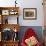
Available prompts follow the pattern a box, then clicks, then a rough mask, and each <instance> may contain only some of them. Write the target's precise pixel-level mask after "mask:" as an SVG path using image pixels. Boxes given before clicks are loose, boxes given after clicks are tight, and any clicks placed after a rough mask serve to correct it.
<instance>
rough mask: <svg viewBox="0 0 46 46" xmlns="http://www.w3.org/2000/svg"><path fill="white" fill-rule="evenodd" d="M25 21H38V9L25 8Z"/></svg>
mask: <svg viewBox="0 0 46 46" xmlns="http://www.w3.org/2000/svg"><path fill="white" fill-rule="evenodd" d="M23 19H25V20H36V19H37V9H36V8H24V9H23Z"/></svg>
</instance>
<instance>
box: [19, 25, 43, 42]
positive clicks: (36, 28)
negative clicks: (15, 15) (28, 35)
mask: <svg viewBox="0 0 46 46" xmlns="http://www.w3.org/2000/svg"><path fill="white" fill-rule="evenodd" d="M28 28H32V29H33V30H34V32H35V33H36V34H37V37H38V39H39V41H40V42H41V43H43V36H42V35H43V33H42V32H43V30H42V27H41V26H21V27H20V31H19V39H20V42H21V40H22V38H23V36H24V33H25V32H26V30H27V29H28Z"/></svg>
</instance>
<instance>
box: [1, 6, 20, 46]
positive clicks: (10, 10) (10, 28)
mask: <svg viewBox="0 0 46 46" xmlns="http://www.w3.org/2000/svg"><path fill="white" fill-rule="evenodd" d="M18 10H19V7H0V32H1V34H0V35H1V38H0V39H1V41H0V46H18V41H19V39H17V40H16V37H17V38H18V36H17V35H18V31H19V27H20V26H19V24H18V15H19V14H18V13H19V12H18ZM9 17H12V18H9ZM14 17H15V18H14ZM9 19H10V21H9ZM12 19H13V20H12ZM11 21H12V22H11ZM9 22H10V23H9ZM13 22H14V23H13ZM5 32H6V34H5V35H7V37H8V38H6V36H5V35H4V33H5ZM9 32H10V33H11V32H12V34H10V33H9ZM2 35H4V36H5V38H6V40H5V38H4V36H3V37H2ZM9 36H10V37H11V39H9V38H10V37H9ZM7 39H8V41H7Z"/></svg>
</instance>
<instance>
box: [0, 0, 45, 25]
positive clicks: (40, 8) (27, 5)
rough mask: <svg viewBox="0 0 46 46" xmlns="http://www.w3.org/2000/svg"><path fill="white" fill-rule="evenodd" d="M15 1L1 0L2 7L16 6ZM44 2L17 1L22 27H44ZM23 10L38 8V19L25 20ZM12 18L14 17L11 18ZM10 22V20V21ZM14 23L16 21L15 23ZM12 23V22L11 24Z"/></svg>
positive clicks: (37, 0)
mask: <svg viewBox="0 0 46 46" xmlns="http://www.w3.org/2000/svg"><path fill="white" fill-rule="evenodd" d="M14 1H15V0H9V1H8V0H0V6H1V7H4V6H5V7H10V6H15V3H14ZM42 2H43V1H42V0H35V1H34V0H17V3H18V4H17V6H19V15H20V16H19V24H20V25H21V26H43V24H44V23H43V18H44V16H43V6H42ZM23 8H37V19H36V20H24V19H23ZM11 18H12V17H11ZM9 20H10V19H9ZM13 22H14V21H13ZM9 23H10V22H9Z"/></svg>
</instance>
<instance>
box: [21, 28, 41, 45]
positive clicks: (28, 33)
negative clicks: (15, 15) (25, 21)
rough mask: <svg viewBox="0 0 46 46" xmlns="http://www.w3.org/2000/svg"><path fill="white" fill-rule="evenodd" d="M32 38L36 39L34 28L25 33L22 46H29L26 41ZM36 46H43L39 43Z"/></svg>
mask: <svg viewBox="0 0 46 46" xmlns="http://www.w3.org/2000/svg"><path fill="white" fill-rule="evenodd" d="M32 36H33V37H35V38H36V33H35V32H34V30H33V29H32V28H29V29H27V31H26V32H25V35H24V37H23V38H22V42H21V46H27V44H26V42H25V40H26V39H28V38H30V37H32ZM36 39H37V38H36ZM37 41H38V40H37ZM34 46H41V45H40V43H39V42H37V44H36V45H34Z"/></svg>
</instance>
